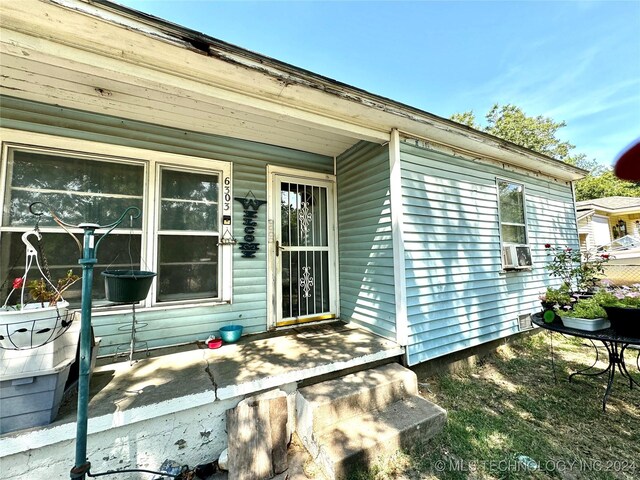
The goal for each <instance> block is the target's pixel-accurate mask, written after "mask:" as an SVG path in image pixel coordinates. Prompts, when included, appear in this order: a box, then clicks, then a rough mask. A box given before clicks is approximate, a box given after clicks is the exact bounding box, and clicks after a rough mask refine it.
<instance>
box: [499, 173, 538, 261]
mask: <svg viewBox="0 0 640 480" xmlns="http://www.w3.org/2000/svg"><path fill="white" fill-rule="evenodd" d="M500 183H508V184H510V185H517V186H519V187H522V213H523V219H524V223H513V222H503V221H502V207H501V203H502V202H501V201H500ZM495 188H496V200H497V202H498V235H499V238H500V263H501V265H502V270H503V271H513V270H531V269H532V267H515V268H514V267H507V266H506V265H505V261H504V254H503V252H504V247H508V246H512V245H513V246H526V247H529V251H531V246H530V238H529V224H528V221H527V188H526V185H525V184H524V183H522V182H517V181H515V180H511V179H508V178H503V177H496V181H495ZM503 225H515V226H523V227H524V236H525V242H524V243H518V242H507V241H506V240H505V239H504V238H503V235H502V226H503Z"/></svg>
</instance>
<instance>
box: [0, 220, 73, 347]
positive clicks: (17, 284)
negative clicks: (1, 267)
mask: <svg viewBox="0 0 640 480" xmlns="http://www.w3.org/2000/svg"><path fill="white" fill-rule="evenodd" d="M31 235H34V236H35V237H36V238H37V240H38V241H40V239H41V235H40V232H39V231H38V230H37V229H34V230H31V231H28V232H25V233H24V234H23V235H22V242H23V243H24V244H25V246H26V262H25V269H24V270H25V271H24V275H23V276H22V277H17V278H15V279H14V280H13V285H12V286H13V288H12V289H11V291H10V292H9V294H8V295H7V298H6V300H5V302H4V304H3V305H2V306H1V307H0V348H2V349H7V350H23V349H31V348H38V347H41V346H43V345H45V344H46V343H49V342H52V341H54V340H56V339H57V338H58V337H60V336H61V335H62V334H63V333H64V332H66V331H67V329H68V328H69V326H70V325H71V322H72V320H73V318H72V317H71V315H70V313H69V310H68V308H69V302H67V301H65V300H64V299H63V298H62V293H63V292H64V291H65V290H67V289H68V288H69V287H71V286H72V285H73V284H74V283H75V282H76V281H78V280H79V279H80V277H78V276H77V275H74V274H73V272H72V271H71V270H69V271H68V272H67V274H66V275H65V276H64V277H62V278H59V279H58V280H57V282H56V284H54V283H53V281H52V280H51V279H50V278H49V277H48V275H46V274H45V272H44V271H43V270H42V267H41V266H40V262H39V260H38V253H37V250H36V249H35V247H34V246H33V245H32V244H31V242H30V241H29V236H31ZM34 262H35V265H36V267H37V269H38V272H39V273H40V275H41V278H40V279H39V280H32V281H30V282H27V276H28V274H29V270H30V269H31V267H32V266H33V264H34ZM27 290H28V292H27ZM14 292H19V294H20V300H19V303H17V304H16V305H9V304H8V303H9V299H10V298H11V296H12V294H13V293H14ZM29 300H32V301H33V303H28V302H29Z"/></svg>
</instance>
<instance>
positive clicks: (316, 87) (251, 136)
mask: <svg viewBox="0 0 640 480" xmlns="http://www.w3.org/2000/svg"><path fill="white" fill-rule="evenodd" d="M0 11H1V13H2V15H1V21H2V28H3V35H2V39H1V41H0V48H1V50H0V55H1V57H2V61H1V62H0V63H1V65H2V75H3V81H2V85H1V86H0V92H1V93H2V94H4V95H9V96H16V97H19V98H24V99H28V100H34V101H39V102H44V103H49V104H51V103H53V104H56V105H60V106H64V107H70V108H77V109H81V110H88V111H95V112H101V113H105V114H109V115H113V116H117V117H123V118H127V119H132V120H139V121H145V122H149V123H154V124H159V125H163V126H169V127H174V128H180V129H184V130H192V131H198V132H203V133H213V134H217V135H223V136H229V137H235V138H242V139H246V140H252V141H257V142H262V143H268V144H273V145H279V146H283V147H287V148H294V149H297V150H304V151H308V152H313V153H318V154H321V155H328V156H337V155H339V154H340V153H342V152H344V151H345V150H347V149H348V148H350V147H351V146H353V145H354V144H356V143H357V142H359V141H361V140H365V141H371V142H376V143H385V142H388V141H389V139H390V132H391V130H392V129H397V130H399V131H401V132H402V133H403V134H404V135H406V136H409V137H411V136H416V138H421V139H426V140H428V141H429V142H430V143H433V144H434V145H436V146H443V147H446V148H448V149H452V150H453V151H457V152H460V153H462V154H465V155H468V156H471V157H472V158H478V159H488V160H492V161H498V162H502V163H505V164H508V165H513V166H517V167H520V168H524V169H526V170H529V171H532V172H535V173H539V174H543V175H547V176H550V177H553V178H556V179H558V180H563V181H573V180H577V179H579V178H581V177H582V176H584V175H585V174H586V172H585V171H584V170H581V169H579V168H575V167H573V166H570V165H568V164H565V163H563V162H559V161H557V160H554V159H552V158H549V157H547V156H545V155H541V154H538V153H536V152H533V151H531V150H528V149H526V148H523V147H520V146H517V145H515V144H513V143H510V142H507V141H505V140H502V139H499V138H497V137H494V136H491V135H488V134H485V133H483V132H479V131H477V130H474V129H472V128H469V127H466V126H464V125H460V124H458V123H456V122H453V121H450V120H447V119H444V118H441V117H438V116H436V115H433V114H430V113H428V112H425V111H423V110H420V109H417V108H414V107H410V106H408V105H404V104H401V103H398V102H395V101H393V100H390V99H387V98H384V97H381V96H378V95H374V94H371V93H369V92H366V91H364V90H360V89H357V88H355V87H352V86H349V85H346V84H343V83H340V82H337V81H335V80H331V79H329V78H326V77H323V76H320V75H317V74H314V73H312V72H309V71H306V70H303V69H300V68H297V67H293V66H291V65H288V64H286V63H283V62H279V61H277V60H274V59H271V58H268V57H265V56H263V55H259V54H256V53H253V52H250V51H247V50H244V49H241V48H239V47H236V46H233V45H230V44H228V43H225V42H222V41H219V40H216V39H214V38H211V37H208V36H206V35H203V34H201V33H198V32H195V31H192V30H188V29H186V28H184V27H180V26H178V25H175V24H171V23H169V22H166V21H163V20H161V19H158V18H155V17H152V16H149V15H145V14H143V13H141V12H137V11H135V10H132V9H129V8H126V7H122V6H120V5H116V4H113V3H111V2H108V1H104V0H99V1H96V0H91V1H88V0H28V1H23V2H2V3H0Z"/></svg>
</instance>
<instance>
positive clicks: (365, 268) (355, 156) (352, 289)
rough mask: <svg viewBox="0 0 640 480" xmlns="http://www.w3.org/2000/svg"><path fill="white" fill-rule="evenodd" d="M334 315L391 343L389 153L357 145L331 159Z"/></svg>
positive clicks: (394, 337)
mask: <svg viewBox="0 0 640 480" xmlns="http://www.w3.org/2000/svg"><path fill="white" fill-rule="evenodd" d="M337 182H338V244H339V258H340V316H341V318H343V319H344V320H350V321H352V322H354V323H357V324H358V325H361V326H362V327H364V328H367V329H369V330H371V331H372V332H374V333H376V334H378V335H382V336H384V337H386V338H389V339H392V340H395V339H396V333H395V331H396V329H395V287H394V274H393V242H392V238H391V211H390V206H389V153H388V150H387V148H385V147H382V146H380V145H373V144H369V143H364V142H362V143H360V144H358V145H356V146H355V147H354V148H352V149H351V150H349V151H347V152H346V153H345V154H344V155H342V156H340V157H339V158H338V159H337Z"/></svg>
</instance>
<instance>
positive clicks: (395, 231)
mask: <svg viewBox="0 0 640 480" xmlns="http://www.w3.org/2000/svg"><path fill="white" fill-rule="evenodd" d="M389 169H390V181H389V192H390V201H391V232H392V237H393V270H394V271H393V275H394V277H395V297H396V342H397V343H398V344H399V345H402V346H406V345H407V343H408V341H409V321H408V318H407V282H406V279H405V262H404V237H403V230H404V219H403V214H402V170H401V165H400V133H399V132H398V129H397V128H394V129H392V130H391V136H390V141H389ZM405 355H406V352H405Z"/></svg>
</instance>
